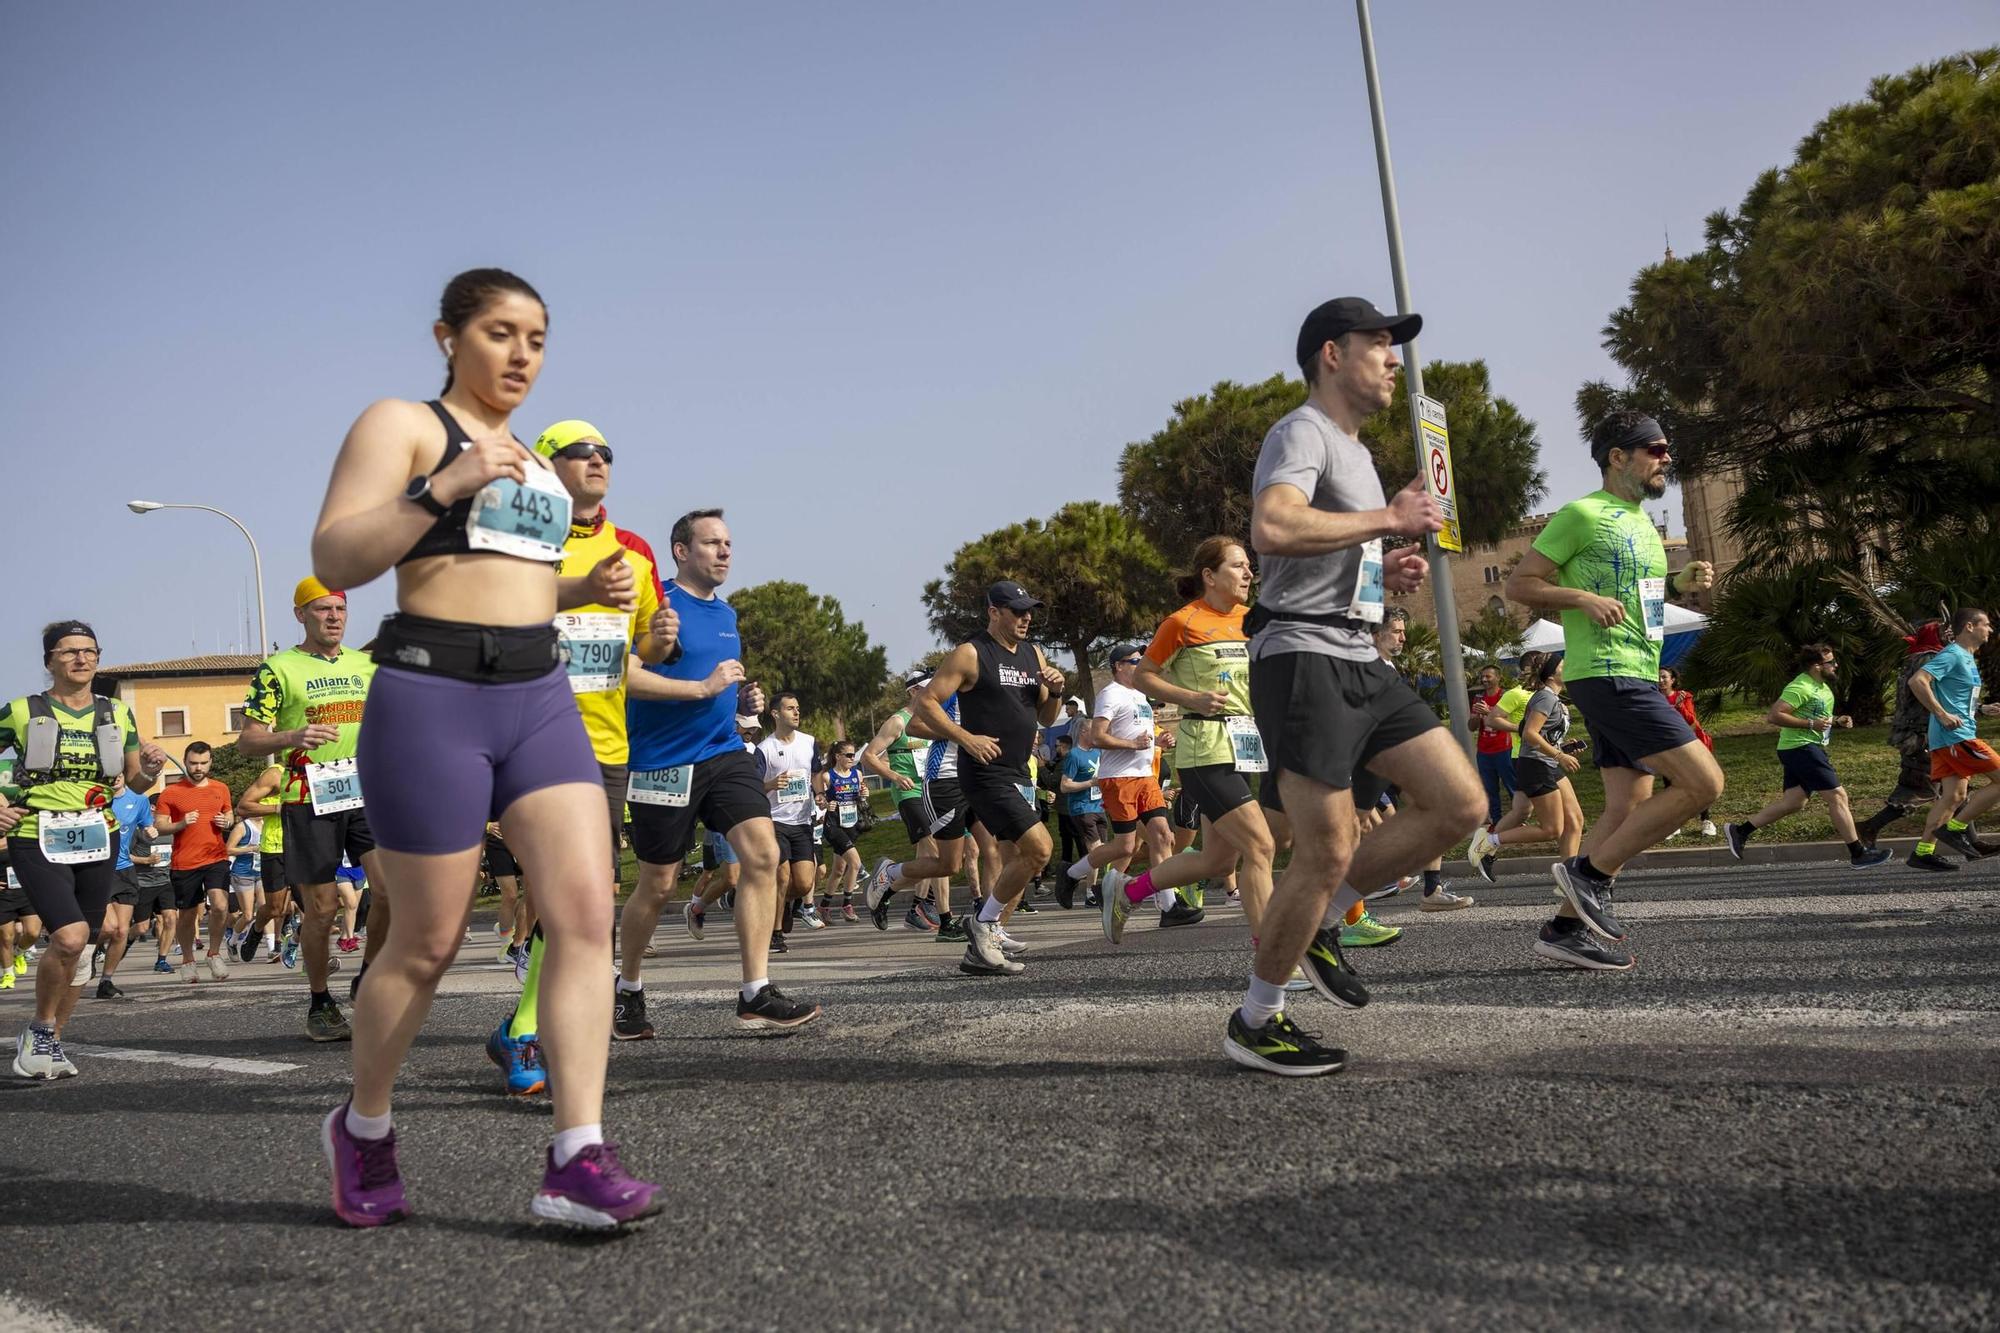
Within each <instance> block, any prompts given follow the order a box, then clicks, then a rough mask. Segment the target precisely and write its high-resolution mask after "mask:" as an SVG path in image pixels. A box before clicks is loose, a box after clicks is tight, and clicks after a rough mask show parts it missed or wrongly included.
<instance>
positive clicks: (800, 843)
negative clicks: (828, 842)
mask: <svg viewBox="0 0 2000 1333" xmlns="http://www.w3.org/2000/svg"><path fill="white" fill-rule="evenodd" d="M765 808H766V809H769V805H768V803H767V805H766V807H765ZM771 828H772V829H773V830H774V831H775V832H776V833H777V835H778V864H779V865H784V864H786V863H787V862H791V861H817V860H819V853H818V851H817V850H816V849H815V848H814V847H813V826H812V825H811V824H780V823H777V822H775V821H774V822H773V823H772V824H771Z"/></svg>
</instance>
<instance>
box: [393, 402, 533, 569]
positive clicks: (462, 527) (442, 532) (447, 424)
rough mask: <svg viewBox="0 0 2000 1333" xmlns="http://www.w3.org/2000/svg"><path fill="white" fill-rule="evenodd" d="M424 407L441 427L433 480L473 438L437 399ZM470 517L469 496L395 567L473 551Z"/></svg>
mask: <svg viewBox="0 0 2000 1333" xmlns="http://www.w3.org/2000/svg"><path fill="white" fill-rule="evenodd" d="M424 406H426V407H428V408H430V410H431V411H433V412H435V413H437V417H438V420H439V421H442V422H443V423H444V452H443V453H442V454H440V455H438V461H437V466H436V467H434V468H432V469H431V475H432V476H433V477H435V476H436V475H437V474H438V473H440V472H442V471H444V470H445V468H446V467H447V466H449V465H450V463H451V460H452V459H454V458H457V457H458V456H459V455H460V454H461V453H463V452H464V451H465V450H466V449H467V448H468V447H469V446H470V445H471V444H472V437H471V436H470V435H467V434H466V433H465V427H463V426H461V425H459V424H458V418H457V417H454V416H453V415H452V414H451V413H450V412H447V411H446V410H445V406H444V404H443V403H441V402H439V401H438V400H437V399H435V398H433V399H431V400H430V402H428V403H426V404H424ZM514 443H516V444H521V441H520V437H518V436H516V437H515V439H514ZM527 448H528V447H527V446H526V445H521V449H522V452H524V453H526V452H527ZM471 517H472V497H471V496H469V495H468V496H466V497H465V498H464V499H463V500H460V501H459V502H458V503H457V504H455V505H452V506H451V507H450V508H449V509H447V510H445V511H444V512H443V513H442V514H439V515H438V516H437V517H436V518H435V519H433V520H432V521H431V525H430V527H428V528H426V529H424V535H423V536H421V537H419V538H417V544H416V545H415V546H412V547H411V548H410V549H409V550H407V551H405V552H404V553H403V558H402V559H401V560H398V561H397V562H396V563H397V564H399V565H406V564H408V563H409V562H410V561H412V560H421V559H423V558H424V557H425V556H432V555H464V554H465V553H466V552H468V551H470V550H471V549H472V542H471V539H470V537H469V536H468V535H467V533H466V523H467V522H468V520H470V519H471Z"/></svg>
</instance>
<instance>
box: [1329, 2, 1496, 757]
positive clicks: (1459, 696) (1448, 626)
mask: <svg viewBox="0 0 2000 1333" xmlns="http://www.w3.org/2000/svg"><path fill="white" fill-rule="evenodd" d="M1354 8H1355V13H1356V15H1357V17H1358V18H1359V19H1360V21H1361V64H1362V68H1363V70H1364V71H1365V72H1366V74H1367V76H1368V113H1369V115H1370V117H1371V118H1372V119H1373V120H1374V122H1375V165H1376V168H1377V169H1378V171H1379V172H1380V173H1381V177H1382V217H1383V221H1384V222H1385V223H1386V224H1387V226H1388V230H1389V271H1390V274H1391V276H1392V277H1393V278H1394V279H1395V283H1396V313H1397V314H1399V315H1405V314H1408V313H1409V311H1410V281H1409V277H1408V275H1407V274H1406V273H1405V271H1404V267H1403V220H1402V215H1401V214H1400V213H1399V212H1398V211H1397V208H1396V176H1395V172H1394V170H1393V169H1392V168H1391V167H1390V165H1389V124H1388V120H1387V118H1386V116H1385V115H1384V113H1383V110H1382V80H1381V76H1380V75H1378V74H1377V73H1376V71H1375V25H1374V22H1373V21H1372V20H1371V19H1370V18H1369V15H1368V0H1354ZM1403 357H1404V362H1405V364H1406V365H1407V366H1408V368H1409V369H1408V377H1409V386H1408V387H1409V399H1410V439H1411V440H1412V441H1414V442H1415V443H1416V446H1417V456H1418V458H1419V459H1421V458H1422V457H1423V439H1424V432H1423V427H1422V426H1421V425H1420V424H1419V418H1418V409H1417V399H1418V398H1419V397H1421V396H1422V394H1423V392H1424V371H1423V365H1422V363H1421V362H1420V361H1419V360H1418V359H1417V342H1416V339H1414V338H1412V339H1411V340H1410V341H1409V342H1408V343H1407V344H1406V345H1405V346H1404V348H1403ZM1419 466H1421V463H1420V464H1419ZM1425 544H1426V545H1427V546H1429V547H1430V560H1431V596H1432V598H1433V599H1434V600H1435V602H1436V605H1437V622H1438V654H1439V656H1441V657H1442V658H1443V659H1444V662H1443V667H1444V699H1445V707H1446V708H1447V709H1448V710H1449V711H1450V713H1451V729H1452V735H1453V738H1454V739H1456V740H1457V741H1458V743H1459V745H1460V746H1461V747H1463V748H1464V749H1465V751H1466V752H1467V753H1468V754H1470V753H1471V751H1472V744H1473V736H1472V709H1471V706H1470V701H1469V700H1467V698H1466V695H1465V654H1464V651H1463V650H1462V649H1461V648H1460V647H1459V641H1458V599H1457V598H1456V597H1455V596H1454V595H1453V593H1452V586H1451V557H1450V556H1448V555H1446V554H1445V553H1444V548H1442V547H1440V546H1439V545H1438V543H1437V538H1436V537H1435V536H1433V537H1431V538H1429V539H1428V540H1427V541H1426V543H1425Z"/></svg>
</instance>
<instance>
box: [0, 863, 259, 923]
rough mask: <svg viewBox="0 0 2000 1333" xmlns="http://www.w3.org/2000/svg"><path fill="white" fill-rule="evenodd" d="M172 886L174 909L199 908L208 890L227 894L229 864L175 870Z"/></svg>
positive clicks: (205, 899) (211, 864) (212, 864)
mask: <svg viewBox="0 0 2000 1333" xmlns="http://www.w3.org/2000/svg"><path fill="white" fill-rule="evenodd" d="M17 864H18V862H17ZM173 884H174V906H175V908H177V909H178V910H180V911H183V912H185V911H188V910H190V909H192V908H196V907H199V906H201V905H202V903H203V902H205V901H207V899H208V893H209V890H211V889H220V890H221V891H222V892H224V893H227V892H229V862H227V861H211V862H209V863H208V864H207V865H205V866H196V867H195V868H194V869H192V870H176V871H174V872H173Z"/></svg>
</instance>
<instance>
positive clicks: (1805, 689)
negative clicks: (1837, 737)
mask: <svg viewBox="0 0 2000 1333" xmlns="http://www.w3.org/2000/svg"><path fill="white" fill-rule="evenodd" d="M1798 666H1799V674H1798V675H1796V676H1794V677H1793V678H1792V683H1791V684H1789V685H1787V686H1785V688H1784V690H1783V692H1782V693H1780V694H1779V695H1778V699H1777V702H1776V703H1774V704H1772V705H1771V708H1770V711H1769V712H1768V713H1766V714H1765V716H1766V717H1767V718H1769V719H1770V720H1771V721H1772V722H1773V723H1775V724H1776V725H1777V727H1778V767H1779V768H1780V769H1782V770H1783V772H1784V786H1783V789H1782V790H1780V791H1779V793H1778V796H1777V798H1776V799H1775V800H1773V801H1772V802H1771V803H1770V804H1769V805H1767V806H1765V807H1764V808H1763V809H1762V810H1759V811H1758V812H1757V813H1756V814H1754V815H1752V816H1750V818H1748V819H1745V820H1741V821H1739V822H1737V823H1734V824H1730V825H1727V826H1725V827H1724V829H1723V834H1724V836H1726V837H1727V838H1728V839H1729V854H1730V855H1731V856H1734V857H1735V858H1736V859H1737V860H1739V861H1741V860H1742V859H1743V846H1744V844H1745V843H1747V842H1749V841H1750V838H1751V835H1752V834H1754V833H1756V831H1757V830H1758V829H1760V828H1767V827H1769V826H1770V825H1772V824H1775V823H1777V822H1778V821H1779V820H1781V819H1783V818H1784V817H1785V816H1786V815H1789V814H1795V813H1797V812H1798V811H1799V810H1801V809H1804V808H1805V803H1806V801H1807V799H1808V798H1809V797H1811V796H1812V794H1813V793H1814V792H1819V793H1820V794H1821V795H1823V796H1824V797H1825V798H1826V807H1827V813H1828V814H1829V815H1830V816H1832V819H1833V831H1834V832H1835V833H1836V834H1838V835H1839V837H1840V840H1841V841H1842V842H1844V843H1846V844H1847V855H1848V859H1849V864H1851V865H1852V866H1853V867H1854V868H1855V869H1856V870H1864V869H1866V868H1867V867H1869V866H1879V865H1881V864H1882V863H1883V862H1884V861H1887V860H1888V859H1889V849H1888V848H1887V847H1873V848H1871V847H1870V846H1869V845H1868V844H1867V843H1865V842H1863V841H1861V835H1860V833H1858V832H1857V831H1856V830H1855V827H1854V811H1853V810H1852V809H1851V808H1849V806H1848V803H1847V788H1845V787H1843V786H1841V785H1840V777H1839V775H1838V774H1836V773H1835V772H1834V771H1833V763H1832V761H1830V760H1829V759H1828V758H1827V757H1826V743H1827V740H1828V738H1829V737H1831V736H1832V735H1833V729H1834V728H1835V727H1840V728H1842V729H1843V730H1845V729H1846V728H1848V727H1851V726H1853V725H1854V719H1853V718H1851V717H1849V716H1847V714H1845V713H1840V714H1836V713H1835V712H1834V711H1833V709H1834V703H1833V686H1832V682H1833V678H1834V675H1835V673H1836V672H1837V671H1838V670H1839V662H1838V660H1837V659H1836V658H1835V657H1834V654H1833V649H1831V648H1829V647H1827V646H1826V645H1825V644H1823V643H1809V644H1807V645H1805V647H1803V648H1801V649H1799V658H1798Z"/></svg>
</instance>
